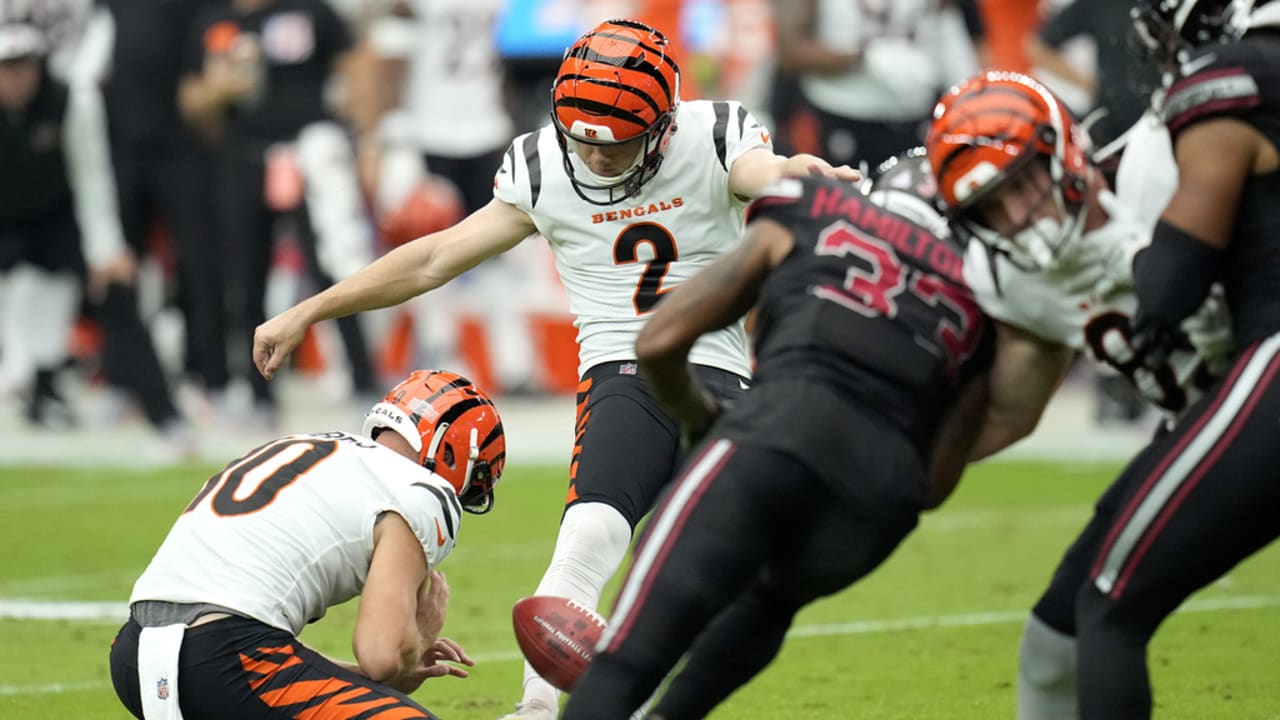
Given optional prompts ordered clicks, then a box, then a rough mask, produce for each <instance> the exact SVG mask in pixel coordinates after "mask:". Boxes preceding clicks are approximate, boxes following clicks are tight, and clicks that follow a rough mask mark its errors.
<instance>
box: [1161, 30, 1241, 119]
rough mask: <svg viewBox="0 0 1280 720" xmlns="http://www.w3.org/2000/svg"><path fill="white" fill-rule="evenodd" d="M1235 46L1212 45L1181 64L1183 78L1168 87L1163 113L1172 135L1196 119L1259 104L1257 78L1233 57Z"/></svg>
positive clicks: (1229, 113) (1236, 112)
mask: <svg viewBox="0 0 1280 720" xmlns="http://www.w3.org/2000/svg"><path fill="white" fill-rule="evenodd" d="M1237 50H1238V48H1236V47H1234V46H1230V45H1214V46H1212V48H1211V49H1209V50H1205V51H1201V52H1200V53H1197V54H1195V55H1192V56H1191V58H1190V59H1188V60H1187V61H1186V62H1184V63H1183V64H1182V71H1183V75H1182V77H1180V78H1178V80H1177V81H1176V82H1174V83H1173V85H1172V86H1171V87H1170V88H1169V94H1168V96H1167V97H1166V99H1165V104H1164V108H1163V111H1162V112H1163V116H1164V122H1165V125H1166V126H1168V128H1169V134H1170V135H1172V136H1173V137H1174V138H1176V137H1177V136H1178V133H1180V132H1181V131H1182V130H1184V129H1186V128H1187V127H1188V126H1190V125H1191V124H1192V123H1194V122H1196V121H1199V120H1206V119H1209V118H1213V117H1220V116H1236V117H1239V116H1241V115H1244V114H1246V113H1248V112H1250V111H1252V110H1253V109H1255V108H1257V107H1259V106H1261V105H1262V92H1261V90H1260V89H1259V87H1258V82H1257V80H1256V79H1255V78H1254V77H1253V75H1252V74H1251V73H1250V71H1249V68H1248V66H1247V65H1246V64H1245V63H1244V62H1242V60H1244V59H1245V58H1241V57H1236V56H1235V52H1236V51H1237Z"/></svg>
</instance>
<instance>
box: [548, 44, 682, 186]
mask: <svg viewBox="0 0 1280 720" xmlns="http://www.w3.org/2000/svg"><path fill="white" fill-rule="evenodd" d="M669 53H670V46H669V44H668V42H667V38H666V36H665V35H663V34H662V33H661V32H659V31H658V30H656V29H654V28H652V27H649V26H648V25H645V24H644V23H640V22H637V21H635V20H625V19H618V20H608V21H605V22H603V23H601V24H600V25H598V26H597V27H596V28H595V29H594V30H592V31H591V32H588V33H587V34H585V35H583V36H582V37H581V38H579V39H578V41H577V42H576V43H574V44H573V46H572V47H570V48H569V49H568V50H566V51H565V54H564V61H563V62H561V64H560V71H559V73H558V74H557V75H556V80H555V83H554V84H553V85H552V88H551V98H552V109H551V118H552V121H553V122H554V123H555V126H556V129H557V130H558V131H559V132H558V133H557V138H558V139H559V141H560V149H561V151H562V152H563V155H564V168H565V171H566V172H567V173H568V174H569V180H570V181H571V182H572V183H573V188H574V190H575V191H577V193H578V195H579V196H580V197H582V199H584V200H586V201H587V202H590V203H592V204H595V205H610V204H612V203H615V202H619V201H621V200H624V199H626V198H628V197H631V196H632V195H635V194H636V193H637V192H639V190H640V186H642V185H643V184H644V183H646V182H648V181H649V180H650V179H652V178H653V176H654V175H656V174H657V172H658V167H659V166H660V165H662V156H663V151H664V150H665V146H666V141H667V131H668V130H669V129H670V128H671V123H672V120H673V118H674V116H675V111H676V106H677V105H678V104H679V102H680V68H679V67H677V66H676V62H675V60H674V59H673V58H672V57H671V56H670V54H669ZM641 137H642V138H644V142H643V144H642V145H643V146H642V148H641V150H640V152H639V153H638V154H637V155H636V160H635V163H634V164H633V165H632V166H631V167H630V168H629V169H628V170H626V171H625V172H624V173H622V174H621V175H619V176H617V177H612V178H602V177H597V176H595V175H594V174H593V173H591V172H590V170H587V169H586V168H585V167H583V166H581V165H579V166H578V167H577V168H575V167H574V162H573V160H572V158H571V155H572V148H570V147H569V144H570V143H585V144H588V145H613V144H617V143H623V142H627V141H629V140H634V139H636V138H641ZM584 178H585V180H584Z"/></svg>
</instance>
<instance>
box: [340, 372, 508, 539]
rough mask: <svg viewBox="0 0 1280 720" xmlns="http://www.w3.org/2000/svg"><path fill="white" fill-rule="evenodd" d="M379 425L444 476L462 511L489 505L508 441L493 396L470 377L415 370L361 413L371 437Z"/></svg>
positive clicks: (478, 510)
mask: <svg viewBox="0 0 1280 720" xmlns="http://www.w3.org/2000/svg"><path fill="white" fill-rule="evenodd" d="M383 430H391V431H393V432H395V433H396V434H397V435H399V436H400V437H402V438H404V439H405V440H407V441H408V442H409V445H411V446H412V447H413V449H414V450H416V451H417V453H418V462H419V463H420V464H421V465H422V467H424V468H426V469H428V470H430V471H431V472H433V473H435V474H436V475H439V476H440V477H442V478H444V479H445V480H448V481H449V484H451V485H453V488H454V490H455V491H456V492H457V493H458V501H459V502H460V503H461V504H462V509H463V510H466V511H467V512H471V513H476V514H478V515H479V514H483V513H486V512H489V510H490V509H492V508H493V489H494V487H495V486H496V485H497V484H498V479H499V478H500V477H502V469H503V466H505V465H506V461H507V441H506V437H505V436H504V435H503V431H502V419H501V418H499V417H498V409H497V408H496V407H494V404H493V400H491V399H489V396H488V395H486V394H485V393H484V391H482V390H480V388H478V387H476V386H475V385H473V384H472V383H471V381H470V380H468V379H466V378H464V377H462V376H461V375H458V374H455V373H451V372H446V371H443V370H416V371H414V372H413V374H411V375H410V376H409V377H408V378H406V379H405V380H404V381H403V382H401V383H400V384H399V385H396V386H395V387H394V388H392V389H391V392H389V393H387V396H386V397H385V398H383V399H382V402H380V403H378V404H377V405H374V406H373V408H372V409H371V410H369V414H368V415H366V416H365V418H364V429H363V431H362V432H363V433H364V434H365V435H367V436H368V437H370V438H374V439H376V438H377V436H378V433H379V432H381V431H383Z"/></svg>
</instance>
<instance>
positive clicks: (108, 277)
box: [87, 248, 137, 302]
mask: <svg viewBox="0 0 1280 720" xmlns="http://www.w3.org/2000/svg"><path fill="white" fill-rule="evenodd" d="M136 269H137V263H136V262H135V261H134V259H133V252H132V251H130V250H128V249H127V248H126V249H124V250H121V251H120V252H119V253H117V254H116V255H115V256H114V257H112V258H111V259H109V260H107V261H106V262H103V263H98V264H97V265H94V266H93V267H91V268H89V282H88V285H87V290H88V292H89V298H90V299H91V300H93V301H94V302H99V301H101V300H102V299H103V298H105V297H106V296H107V288H108V287H109V286H110V285H111V284H112V283H119V284H121V285H132V284H133V277H134V272H135V270H136Z"/></svg>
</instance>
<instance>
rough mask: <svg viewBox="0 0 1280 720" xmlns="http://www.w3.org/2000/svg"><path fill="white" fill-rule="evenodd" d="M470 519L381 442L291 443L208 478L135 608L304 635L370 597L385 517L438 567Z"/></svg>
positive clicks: (137, 590)
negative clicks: (237, 618)
mask: <svg viewBox="0 0 1280 720" xmlns="http://www.w3.org/2000/svg"><path fill="white" fill-rule="evenodd" d="M461 510H462V509H461V506H460V505H459V503H458V499H457V496H456V494H455V493H454V490H453V486H452V485H450V484H449V483H448V481H446V480H444V479H443V478H440V477H439V476H437V475H435V474H434V473H431V472H429V471H428V470H426V469H425V468H423V467H421V466H420V465H418V464H416V463H414V462H413V461H411V460H408V459H406V458H405V457H404V456H402V455H399V454H398V453H396V452H394V451H392V450H389V449H387V448H385V447H383V446H381V445H378V444H377V443H374V442H373V441H372V440H369V439H367V438H363V437H358V436H355V435H349V434H347V433H340V432H334V433H321V434H314V435H290V436H288V437H284V438H280V439H279V440H275V441H273V442H270V443H267V444H266V445H263V446H261V447H258V448H256V449H254V450H252V451H250V452H249V453H248V454H246V455H245V456H244V457H242V458H240V459H238V460H234V461H232V462H231V463H230V464H228V465H227V467H226V468H225V469H223V470H222V471H221V472H219V473H217V474H216V475H214V476H213V477H211V478H209V481H208V482H207V483H205V486H204V488H203V489H202V490H201V491H200V492H199V494H197V495H196V497H195V499H194V500H192V501H191V504H189V505H188V506H187V509H186V510H185V511H184V512H183V514H182V515H181V516H180V517H179V518H178V521H177V522H176V523H174V526H173V528H172V529H171V530H170V531H169V535H168V537H166V538H165V540H164V543H163V544H161V546H160V549H159V550H158V551H157V552H156V555H155V557H154V558H152V560H151V564H150V565H148V566H147V569H146V571H145V572H143V573H142V577H140V578H138V581H137V583H135V584H134V586H133V593H132V595H131V596H130V598H129V602H130V603H133V602H137V601H139V600H166V601H169V602H177V603H213V604H215V605H220V606H222V607H225V608H228V609H231V610H235V611H236V612H238V613H241V614H243V615H245V616H247V617H251V618H254V619H256V620H259V621H261V622H263V623H266V624H267V625H270V626H272V627H276V628H280V629H281V630H288V631H289V632H292V633H294V634H297V633H299V632H301V631H302V628H303V626H304V625H305V624H306V623H309V622H314V621H316V620H318V619H320V618H321V617H323V616H324V614H325V611H326V610H327V609H328V608H329V607H331V606H333V605H336V604H338V603H341V602H345V601H347V600H349V599H351V598H353V597H355V596H356V595H359V594H360V591H361V590H362V589H363V588H364V582H365V578H366V577H367V575H368V572H369V562H370V560H371V559H372V557H373V529H374V523H375V521H376V520H377V519H378V516H379V515H380V514H381V513H384V512H394V513H396V514H398V515H400V517H402V518H404V520H405V522H406V523H407V524H408V525H409V527H410V528H412V529H413V533H414V535H416V536H417V538H418V541H419V542H420V543H421V544H422V550H423V552H424V553H426V558H427V564H428V566H429V567H435V566H437V565H438V564H439V563H440V561H442V560H443V559H444V558H445V556H446V555H448V554H449V552H450V551H451V550H453V546H454V543H455V541H456V537H457V531H458V523H459V520H460V518H461V514H462V513H461Z"/></svg>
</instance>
